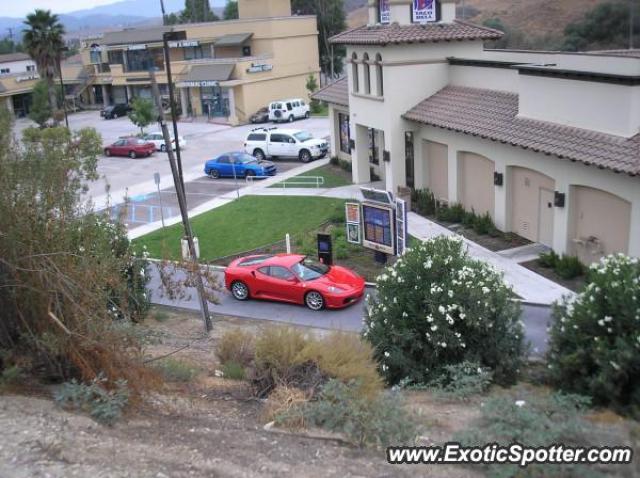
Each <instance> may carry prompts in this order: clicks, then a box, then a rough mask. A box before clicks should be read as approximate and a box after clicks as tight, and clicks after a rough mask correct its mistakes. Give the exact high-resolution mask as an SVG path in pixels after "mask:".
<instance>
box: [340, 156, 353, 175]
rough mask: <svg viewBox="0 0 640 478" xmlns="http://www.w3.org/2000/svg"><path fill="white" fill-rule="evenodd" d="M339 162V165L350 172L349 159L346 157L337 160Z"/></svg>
mask: <svg viewBox="0 0 640 478" xmlns="http://www.w3.org/2000/svg"><path fill="white" fill-rule="evenodd" d="M338 161H339V162H340V167H341V168H342V169H344V170H345V171H348V172H351V169H352V166H351V161H347V160H346V159H340V160H338Z"/></svg>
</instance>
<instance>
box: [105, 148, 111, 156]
mask: <svg viewBox="0 0 640 478" xmlns="http://www.w3.org/2000/svg"><path fill="white" fill-rule="evenodd" d="M104 155H105V156H111V150H110V149H109V148H107V149H105V150H104Z"/></svg>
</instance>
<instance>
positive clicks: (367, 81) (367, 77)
mask: <svg viewBox="0 0 640 478" xmlns="http://www.w3.org/2000/svg"><path fill="white" fill-rule="evenodd" d="M362 66H363V67H364V94H365V95H370V94H371V65H369V54H368V53H365V54H364V56H363V57H362Z"/></svg>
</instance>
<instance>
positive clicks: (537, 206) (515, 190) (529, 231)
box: [506, 167, 555, 246]
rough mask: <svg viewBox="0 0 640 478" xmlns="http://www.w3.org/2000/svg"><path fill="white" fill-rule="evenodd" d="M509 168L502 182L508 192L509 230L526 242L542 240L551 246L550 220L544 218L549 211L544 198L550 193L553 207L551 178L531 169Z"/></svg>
mask: <svg viewBox="0 0 640 478" xmlns="http://www.w3.org/2000/svg"><path fill="white" fill-rule="evenodd" d="M509 170H510V171H509V173H510V176H509V177H508V178H507V179H506V181H507V184H508V187H509V188H510V191H511V193H510V197H511V201H510V203H509V205H510V207H511V231H512V232H515V233H516V234H518V235H519V236H522V237H524V238H526V239H529V240H530V241H533V242H538V241H543V242H546V243H547V244H546V245H549V246H551V245H552V242H553V220H551V221H548V220H545V219H548V216H547V214H548V212H549V211H547V210H546V209H548V205H547V204H546V201H547V199H548V196H549V194H551V195H552V196H551V201H552V207H553V191H555V181H554V180H553V179H552V178H550V177H549V176H545V175H544V174H541V173H539V172H537V171H534V170H532V169H527V168H520V167H512V168H509ZM543 202H544V203H545V204H542V203H543ZM545 208H546V209H545ZM551 219H552V218H551ZM541 221H542V222H541ZM549 222H550V224H549Z"/></svg>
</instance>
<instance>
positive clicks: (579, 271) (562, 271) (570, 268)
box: [555, 255, 584, 280]
mask: <svg viewBox="0 0 640 478" xmlns="http://www.w3.org/2000/svg"><path fill="white" fill-rule="evenodd" d="M555 271H556V273H557V274H558V275H559V276H560V277H562V278H563V279H566V280H570V279H575V278H576V277H580V276H581V275H583V274H584V266H583V265H582V263H581V262H580V260H579V259H578V258H577V257H575V256H565V255H563V256H562V258H561V259H559V260H558V261H557V262H556V265H555Z"/></svg>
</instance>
